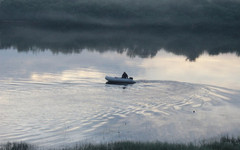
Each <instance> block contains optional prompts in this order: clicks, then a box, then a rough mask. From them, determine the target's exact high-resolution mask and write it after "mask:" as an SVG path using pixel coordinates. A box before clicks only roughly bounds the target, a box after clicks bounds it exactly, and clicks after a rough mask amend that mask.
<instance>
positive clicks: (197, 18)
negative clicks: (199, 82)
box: [0, 0, 240, 30]
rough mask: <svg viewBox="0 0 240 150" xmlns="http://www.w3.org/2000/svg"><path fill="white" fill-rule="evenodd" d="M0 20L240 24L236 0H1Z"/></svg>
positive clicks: (211, 26) (209, 26) (206, 26)
mask: <svg viewBox="0 0 240 150" xmlns="http://www.w3.org/2000/svg"><path fill="white" fill-rule="evenodd" d="M0 20H1V21H2V22H4V21H14V20H15V21H29V22H31V21H33V22H44V23H46V24H47V23H49V24H54V23H55V24H57V25H60V26H61V25H68V26H71V25H73V26H76V25H99V26H102V25H106V26H138V25H139V26H158V25H162V26H168V27H172V26H174V27H175V26H180V27H183V26H185V27H191V28H197V27H202V28H203V29H209V30H212V29H214V28H215V29H218V28H222V27H224V28H225V27H233V28H237V27H239V25H240V1H239V0H181V1H179V0H148V1H146V0H1V1H0Z"/></svg>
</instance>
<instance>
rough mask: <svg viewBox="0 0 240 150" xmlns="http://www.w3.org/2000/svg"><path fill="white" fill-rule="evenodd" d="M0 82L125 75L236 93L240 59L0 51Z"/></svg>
mask: <svg viewBox="0 0 240 150" xmlns="http://www.w3.org/2000/svg"><path fill="white" fill-rule="evenodd" d="M0 64H1V66H0V73H1V74H0V78H1V80H6V79H8V80H10V79H12V80H15V79H20V80H31V81H33V82H65V81H74V82H78V81H79V82H84V81H85V80H88V81H89V82H105V79H104V76H105V75H112V76H118V75H119V76H120V75H121V73H122V72H123V71H126V72H127V73H128V74H129V76H133V77H134V79H136V80H173V81H183V82H191V83H201V84H212V85H217V86H224V87H228V88H235V89H240V87H239V85H240V81H239V76H240V66H239V64H240V59H239V57H237V56H236V55H235V54H231V53H227V54H220V55H217V56H209V55H207V54H203V55H202V56H201V57H200V58H198V59H197V60H196V61H195V62H189V61H186V60H185V57H184V56H177V55H174V54H172V53H168V52H166V51H164V50H160V51H159V53H158V54H157V55H156V56H155V57H153V58H144V59H143V58H139V57H135V58H129V57H127V56H126V55H125V54H122V55H121V54H118V53H117V52H105V53H98V52H88V51H87V50H85V51H83V52H82V53H80V54H67V55H64V54H57V55H56V54H52V53H51V52H49V51H45V52H39V53H31V52H29V53H18V52H17V51H16V50H1V51H0Z"/></svg>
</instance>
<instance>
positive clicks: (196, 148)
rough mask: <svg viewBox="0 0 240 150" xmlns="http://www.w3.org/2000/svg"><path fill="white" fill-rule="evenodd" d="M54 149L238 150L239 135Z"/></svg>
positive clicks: (4, 149)
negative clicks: (210, 139) (196, 140)
mask: <svg viewBox="0 0 240 150" xmlns="http://www.w3.org/2000/svg"><path fill="white" fill-rule="evenodd" d="M34 149H38V148H36V147H35V146H33V145H30V144H27V143H7V144H4V145H2V146H1V147H0V150H34ZM55 150H240V137H239V138H229V137H222V138H221V139H220V141H214V142H207V141H204V142H202V143H201V144H199V145H195V144H191V143H190V144H174V143H163V142H129V141H126V142H113V143H108V144H82V145H76V146H75V147H70V148H56V149H55Z"/></svg>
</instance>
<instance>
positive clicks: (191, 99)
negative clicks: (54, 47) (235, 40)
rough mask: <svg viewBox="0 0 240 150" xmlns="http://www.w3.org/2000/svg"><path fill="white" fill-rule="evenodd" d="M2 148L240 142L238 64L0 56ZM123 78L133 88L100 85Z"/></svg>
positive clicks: (215, 59) (231, 57)
mask: <svg viewBox="0 0 240 150" xmlns="http://www.w3.org/2000/svg"><path fill="white" fill-rule="evenodd" d="M0 64H1V65H0V120H1V122H0V141H1V142H2V143H4V142H7V141H26V142H29V143H33V144H37V145H39V146H47V147H50V146H60V145H67V144H74V143H77V142H109V141H119V140H133V141H156V140H160V141H168V142H173V141H174V142H189V141H195V140H201V139H205V138H212V137H217V136H219V135H225V134H230V135H234V136H239V135H240V129H239V125H240V118H239V115H238V114H239V113H240V109H239V108H240V101H239V97H240V80H239V76H240V66H239V64H240V58H239V57H238V56H237V55H236V54H235V53H225V54H220V55H215V56H209V55H208V54H207V53H203V54H202V55H201V56H200V57H199V58H197V59H196V60H195V61H193V62H191V61H188V60H186V57H185V56H182V55H175V54H173V53H169V52H167V51H165V50H163V49H161V50H160V51H158V53H157V54H156V56H154V57H152V58H139V57H137V56H136V57H133V58H130V57H128V56H126V53H124V52H123V53H122V54H119V53H117V52H111V51H109V52H104V53H99V52H96V51H91V52H90V51H88V50H87V49H85V50H83V51H82V52H81V53H79V54H76V53H75V54H66V55H65V54H61V53H59V54H53V53H52V52H50V51H48V50H46V51H44V52H21V53H19V52H17V50H16V49H14V48H10V49H4V50H0ZM123 71H126V72H127V73H128V74H129V76H133V77H134V79H135V80H136V81H137V83H136V84H134V85H127V86H125V85H109V84H105V82H106V81H105V79H104V77H105V75H110V76H120V75H121V74H122V72H123Z"/></svg>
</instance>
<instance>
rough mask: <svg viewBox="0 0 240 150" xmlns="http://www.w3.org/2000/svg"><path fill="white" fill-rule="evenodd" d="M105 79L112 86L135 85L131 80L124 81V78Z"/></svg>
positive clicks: (107, 77)
mask: <svg viewBox="0 0 240 150" xmlns="http://www.w3.org/2000/svg"><path fill="white" fill-rule="evenodd" d="M105 79H106V80H107V81H108V83H112V84H134V83H136V82H135V81H134V80H133V79H129V78H127V79H125V78H120V77H109V76H106V77H105Z"/></svg>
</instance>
